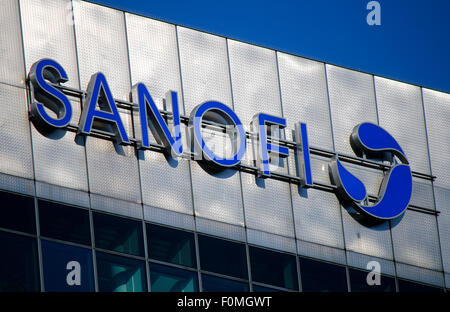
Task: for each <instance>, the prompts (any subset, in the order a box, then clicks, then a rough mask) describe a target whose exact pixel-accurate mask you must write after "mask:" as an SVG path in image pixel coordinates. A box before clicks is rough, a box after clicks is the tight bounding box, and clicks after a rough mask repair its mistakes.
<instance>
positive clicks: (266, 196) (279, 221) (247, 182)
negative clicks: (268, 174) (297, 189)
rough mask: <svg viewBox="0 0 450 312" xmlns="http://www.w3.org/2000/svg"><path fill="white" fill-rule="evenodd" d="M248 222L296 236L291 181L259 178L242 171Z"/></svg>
mask: <svg viewBox="0 0 450 312" xmlns="http://www.w3.org/2000/svg"><path fill="white" fill-rule="evenodd" d="M241 175H242V195H243V197H244V207H245V223H246V225H247V227H248V228H252V229H255V230H262V231H265V232H269V233H273V234H278V235H283V236H288V237H295V236H294V221H293V218H292V206H291V201H290V198H289V197H290V191H289V185H290V184H289V183H286V182H283V181H278V180H275V179H260V178H258V179H256V176H255V175H254V174H250V173H245V172H242V173H241Z"/></svg>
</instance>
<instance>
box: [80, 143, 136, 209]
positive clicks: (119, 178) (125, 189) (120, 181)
mask: <svg viewBox="0 0 450 312" xmlns="http://www.w3.org/2000/svg"><path fill="white" fill-rule="evenodd" d="M86 149H87V161H88V171H89V187H90V191H91V192H92V193H96V194H100V195H105V196H110V197H115V198H119V199H122V200H126V201H130V202H134V203H140V202H141V195H140V193H141V192H140V185H139V176H138V164H137V158H136V155H135V149H134V148H133V147H131V146H117V145H114V144H113V143H112V142H111V141H108V140H104V139H98V138H94V137H87V138H86Z"/></svg>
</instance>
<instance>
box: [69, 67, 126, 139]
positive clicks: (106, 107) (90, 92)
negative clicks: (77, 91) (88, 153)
mask: <svg viewBox="0 0 450 312" xmlns="http://www.w3.org/2000/svg"><path fill="white" fill-rule="evenodd" d="M99 100H100V101H99ZM97 103H98V104H99V105H98V106H99V108H100V109H99V110H97V109H96V106H97ZM94 118H96V119H99V120H101V121H103V122H105V123H106V125H107V126H109V127H108V128H109V130H111V128H112V130H111V131H108V132H112V133H111V135H113V136H114V138H115V140H116V142H117V143H129V142H130V140H129V139H128V136H127V133H126V131H125V128H124V126H123V124H122V120H121V119H120V115H119V111H118V110H117V107H116V103H115V102H114V98H113V96H112V94H111V91H110V89H109V86H108V82H107V81H106V78H105V75H103V74H102V73H96V74H94V75H92V76H91V80H90V81H89V85H88V89H87V96H86V101H85V103H84V107H83V113H82V114H81V119H80V127H79V129H78V132H80V133H83V134H89V133H91V130H92V124H93V123H94Z"/></svg>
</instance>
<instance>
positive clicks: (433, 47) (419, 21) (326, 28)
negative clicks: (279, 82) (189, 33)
mask: <svg viewBox="0 0 450 312" xmlns="http://www.w3.org/2000/svg"><path fill="white" fill-rule="evenodd" d="M89 1H90V2H95V3H100V4H104V5H107V6H110V7H115V8H118V9H122V10H125V11H129V12H134V13H138V14H142V15H145V16H149V17H153V18H157V19H160V20H164V21H168V22H172V23H175V24H178V25H183V26H187V27H191V28H195V29H199V30H203V31H207V32H210V33H214V34H218V35H222V36H225V37H229V38H233V39H238V40H242V41H245V42H249V43H254V44H258V45H261V46H265V47H269V48H272V49H277V50H280V51H284V52H289V53H292V54H296V55H300V56H305V57H308V58H311V59H316V60H320V61H324V62H327V63H331V64H336V65H340V66H344V67H348V68H352V69H356V70H360V71H364V72H369V73H373V74H376V75H379V76H383V77H388V78H392V79H396V80H401V81H405V82H408V83H412V84H416V85H421V86H425V87H428V88H432V89H436V90H441V91H445V92H448V93H450V0H432V1H430V0H428V1H427V0H384V1H383V0H379V1H378V2H379V3H380V5H381V25H379V26H369V25H368V24H367V22H366V16H367V14H368V13H369V10H367V9H366V5H367V3H368V2H369V0H307V1H304V0H272V1H267V0H259V1H254V0H251V1H245V0H240V1H238V0H224V1H217V0H208V1H206V0H190V1H188V0H183V1H182V0H172V1H161V0H159V1H154V0H150V1H142V0H127V1H125V0H89Z"/></svg>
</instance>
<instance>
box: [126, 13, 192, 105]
mask: <svg viewBox="0 0 450 312" xmlns="http://www.w3.org/2000/svg"><path fill="white" fill-rule="evenodd" d="M125 17H126V26H127V35H128V48H129V55H130V71H131V81H132V84H133V85H134V84H136V83H138V82H142V83H144V84H145V85H146V86H147V88H148V90H149V92H150V94H151V95H152V97H153V99H154V100H155V98H160V99H161V98H164V97H165V94H166V92H167V91H169V90H171V91H176V92H178V101H179V105H180V112H183V111H184V109H183V101H182V99H183V97H182V93H181V80H180V66H179V62H178V45H177V35H176V29H175V26H174V25H171V24H167V23H163V22H160V21H156V20H152V19H149V18H145V17H142V16H138V15H134V14H129V13H125ZM161 108H162V107H161ZM169 109H170V108H169Z"/></svg>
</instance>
